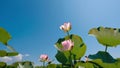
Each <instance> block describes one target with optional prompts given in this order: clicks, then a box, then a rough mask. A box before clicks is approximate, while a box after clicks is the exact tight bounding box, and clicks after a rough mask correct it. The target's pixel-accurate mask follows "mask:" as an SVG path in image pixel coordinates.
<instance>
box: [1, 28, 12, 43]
mask: <svg viewBox="0 0 120 68" xmlns="http://www.w3.org/2000/svg"><path fill="white" fill-rule="evenodd" d="M10 39H11V36H10V34H9V33H8V32H7V31H6V30H5V29H3V28H1V27H0V42H2V43H3V44H5V45H6V44H7V42H8V40H10Z"/></svg>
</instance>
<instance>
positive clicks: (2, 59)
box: [0, 56, 12, 62]
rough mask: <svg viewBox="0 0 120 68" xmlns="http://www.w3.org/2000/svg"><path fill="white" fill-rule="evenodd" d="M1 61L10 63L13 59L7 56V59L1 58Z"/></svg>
mask: <svg viewBox="0 0 120 68" xmlns="http://www.w3.org/2000/svg"><path fill="white" fill-rule="evenodd" d="M0 61H4V62H10V61H12V58H11V57H7V56H5V57H0Z"/></svg>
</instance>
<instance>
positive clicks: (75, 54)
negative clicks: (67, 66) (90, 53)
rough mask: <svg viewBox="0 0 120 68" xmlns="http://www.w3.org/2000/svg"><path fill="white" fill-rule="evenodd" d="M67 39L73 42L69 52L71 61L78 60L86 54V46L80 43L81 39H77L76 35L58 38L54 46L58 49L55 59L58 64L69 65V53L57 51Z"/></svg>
mask: <svg viewBox="0 0 120 68" xmlns="http://www.w3.org/2000/svg"><path fill="white" fill-rule="evenodd" d="M68 39H71V40H72V41H73V42H74V47H73V49H72V50H71V54H72V59H73V60H80V59H81V57H82V56H84V54H85V52H86V45H85V44H84V42H83V41H82V39H81V37H79V36H78V35H74V34H72V35H70V36H66V37H64V38H60V39H59V40H58V41H57V42H56V44H55V46H56V47H57V48H58V52H57V54H56V56H55V57H56V59H57V60H58V61H59V62H60V63H63V64H64V63H69V61H70V60H69V58H70V53H69V51H59V49H61V48H62V44H61V42H62V41H65V40H68Z"/></svg>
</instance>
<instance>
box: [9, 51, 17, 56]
mask: <svg viewBox="0 0 120 68" xmlns="http://www.w3.org/2000/svg"><path fill="white" fill-rule="evenodd" d="M18 54H19V53H17V52H8V53H7V56H17V55H18Z"/></svg>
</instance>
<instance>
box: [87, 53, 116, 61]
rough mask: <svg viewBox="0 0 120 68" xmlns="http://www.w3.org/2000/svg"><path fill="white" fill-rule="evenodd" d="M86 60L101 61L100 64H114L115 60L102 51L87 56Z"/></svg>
mask: <svg viewBox="0 0 120 68" xmlns="http://www.w3.org/2000/svg"><path fill="white" fill-rule="evenodd" d="M88 58H90V59H93V60H95V59H101V60H102V62H104V63H114V62H116V60H115V59H114V58H113V57H112V56H111V55H110V54H109V53H108V52H104V51H99V52H97V53H96V54H94V55H89V56H88Z"/></svg>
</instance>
